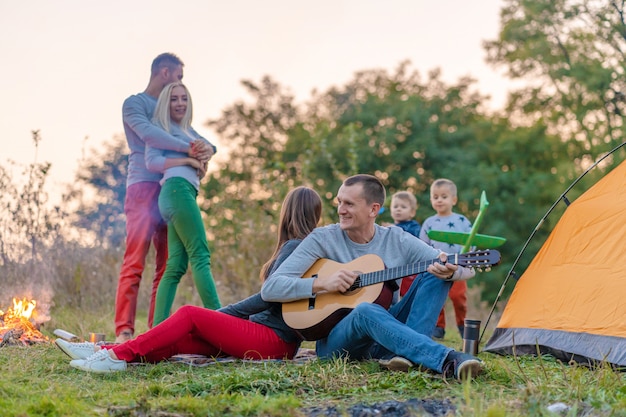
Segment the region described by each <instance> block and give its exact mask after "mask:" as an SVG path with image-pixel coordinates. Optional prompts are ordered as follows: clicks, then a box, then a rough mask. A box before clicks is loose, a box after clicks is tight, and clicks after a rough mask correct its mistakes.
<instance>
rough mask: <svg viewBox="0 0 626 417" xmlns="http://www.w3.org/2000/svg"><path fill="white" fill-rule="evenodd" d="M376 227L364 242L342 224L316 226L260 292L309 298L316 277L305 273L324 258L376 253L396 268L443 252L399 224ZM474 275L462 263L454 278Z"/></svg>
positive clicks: (272, 297)
mask: <svg viewBox="0 0 626 417" xmlns="http://www.w3.org/2000/svg"><path fill="white" fill-rule="evenodd" d="M375 227H376V232H375V234H374V238H373V239H372V240H371V241H370V242H369V243H365V244H359V243H355V242H353V241H352V240H350V238H349V237H348V235H347V234H346V233H345V232H344V231H342V230H341V228H340V227H339V224H333V225H329V226H325V227H319V228H317V229H315V230H314V231H313V232H312V233H311V234H310V235H308V236H307V237H306V238H305V239H304V240H303V241H302V243H301V244H300V245H299V246H298V248H297V249H296V250H295V251H294V252H293V253H292V254H291V256H289V258H287V259H286V260H285V262H283V263H282V264H281V265H280V267H278V269H277V270H276V271H275V272H274V273H273V274H272V275H270V277H269V278H268V279H267V280H266V281H265V283H264V284H263V287H262V289H261V296H262V297H263V299H264V300H265V301H272V302H290V301H295V300H300V299H303V298H310V297H311V296H312V295H313V280H314V278H302V275H304V273H305V272H306V271H307V270H308V269H309V268H310V267H311V265H313V264H314V263H315V262H316V261H317V260H318V259H322V258H326V259H330V260H333V261H335V262H339V263H347V262H350V261H352V260H354V259H356V258H358V257H360V256H362V255H366V254H376V255H378V256H379V257H380V258H381V259H382V260H383V262H384V264H385V268H393V267H399V266H405V265H408V264H415V263H418V262H423V261H430V260H432V259H435V258H437V257H438V256H439V254H440V253H441V252H440V251H439V250H437V249H435V248H433V247H431V246H428V245H427V244H426V243H424V242H423V241H422V240H420V239H418V238H417V237H415V236H413V235H411V234H410V233H405V232H404V230H402V229H401V228H399V227H384V226H379V225H377V224H376V225H375ZM472 276H474V271H473V270H470V269H467V268H462V267H459V268H458V270H457V272H455V273H454V277H453V279H454V280H461V279H462V280H465V279H468V278H471V277H472ZM294 278H296V279H294Z"/></svg>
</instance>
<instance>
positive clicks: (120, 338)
mask: <svg viewBox="0 0 626 417" xmlns="http://www.w3.org/2000/svg"><path fill="white" fill-rule="evenodd" d="M132 338H133V333H132V332H131V331H130V330H123V331H121V332H120V334H118V335H117V337H116V338H115V343H124V342H128V341H129V340H131V339H132Z"/></svg>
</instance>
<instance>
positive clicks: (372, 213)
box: [261, 174, 482, 380]
mask: <svg viewBox="0 0 626 417" xmlns="http://www.w3.org/2000/svg"><path fill="white" fill-rule="evenodd" d="M384 201H385V188H384V186H383V184H382V183H381V182H380V180H378V179H377V178H376V177H374V176H371V175H366V174H359V175H355V176H352V177H349V178H347V179H346V180H345V181H344V182H343V184H342V185H341V187H340V188H339V192H338V194H337V203H338V207H337V212H338V215H339V223H338V224H333V225H329V226H325V227H319V228H317V229H315V230H314V231H313V232H312V233H311V234H310V235H309V236H308V237H307V238H305V239H304V240H303V241H302V243H301V244H300V245H299V246H298V248H297V249H296V250H295V251H294V252H293V253H292V254H291V255H290V257H289V258H288V259H287V260H285V262H284V263H283V264H282V265H281V266H280V267H279V268H278V270H276V271H275V273H274V274H272V275H271V276H270V277H269V278H268V279H267V280H266V281H265V283H264V284H263V287H262V290H261V295H262V297H263V299H264V300H266V301H274V302H281V303H285V304H283V316H284V317H285V321H286V322H287V324H290V323H289V321H288V319H287V315H289V314H290V313H289V312H288V311H287V310H288V307H289V304H290V303H291V302H300V303H302V302H304V303H305V306H306V307H305V310H306V309H309V310H313V311H314V310H315V309H316V308H317V303H318V302H319V301H321V299H322V298H323V297H324V296H326V295H331V296H333V297H335V296H336V297H337V298H338V299H339V303H340V304H341V297H342V296H344V295H350V294H352V293H353V292H354V289H355V287H357V286H358V284H359V280H360V279H361V278H360V277H361V275H362V272H363V271H362V270H361V271H360V270H354V269H353V268H350V267H345V268H337V269H336V270H335V271H334V272H332V273H326V274H320V273H316V274H313V275H312V276H310V277H307V276H306V273H307V271H308V270H309V269H310V268H311V267H312V266H313V265H314V264H315V263H316V262H317V261H319V260H320V259H328V260H330V261H334V262H336V263H337V262H338V263H342V264H345V263H350V262H352V261H354V260H356V259H357V258H360V257H362V256H364V255H371V254H375V255H377V257H379V258H380V259H382V262H384V265H383V266H384V267H386V268H390V269H393V268H397V267H402V266H404V265H407V264H416V263H420V262H424V261H427V263H428V266H427V267H425V268H424V269H425V270H426V271H427V272H424V273H421V274H419V275H418V276H417V277H416V279H415V281H414V282H413V284H412V286H411V288H410V289H409V291H408V292H407V293H406V294H405V296H404V297H403V298H402V299H401V300H400V301H399V302H398V303H396V304H394V305H392V306H391V307H390V308H389V310H387V309H386V308H385V307H383V306H381V305H380V304H377V303H375V302H360V303H359V302H356V303H354V305H349V306H347V309H342V308H339V309H338V310H345V316H344V317H341V318H339V321H338V323H336V324H334V323H333V326H332V328H330V329H328V332H327V334H326V332H321V333H318V334H317V335H316V334H313V335H312V338H313V339H319V340H317V344H316V351H317V354H318V357H320V358H332V357H342V356H348V357H350V358H351V359H357V360H358V359H379V360H380V362H381V364H382V365H383V366H387V367H388V368H390V369H402V370H408V368H409V367H410V366H413V365H419V366H423V367H426V368H428V369H431V370H433V371H436V372H439V373H443V374H444V375H445V376H454V378H457V379H458V380H463V379H468V378H472V377H474V376H476V375H478V374H479V373H480V372H481V371H482V362H481V361H480V360H479V359H477V358H476V357H474V356H471V355H467V354H464V353H462V352H457V351H455V350H454V349H452V348H449V347H447V346H444V345H442V344H439V343H437V342H435V341H433V340H432V339H431V337H430V335H431V334H432V331H433V329H434V326H435V323H436V321H437V317H438V315H439V311H440V310H441V308H442V306H443V304H444V302H445V299H446V297H447V294H448V290H449V289H450V285H451V283H452V281H455V280H467V279H469V278H471V277H473V276H474V270H473V269H471V268H465V267H462V266H459V265H457V264H455V263H453V262H448V259H447V255H446V254H445V253H442V252H440V251H438V250H436V249H434V248H432V247H430V246H428V245H426V244H425V243H424V242H423V241H421V240H419V239H418V238H416V237H414V236H412V235H411V234H409V233H404V231H403V230H402V229H400V228H396V227H383V226H379V225H378V224H376V223H375V221H376V216H377V215H378V213H379V211H380V208H381V206H382V205H383V203H384ZM378 269H381V268H378ZM420 272H422V271H420ZM412 273H415V272H412ZM410 274H411V273H407V274H406V275H410ZM387 283H393V281H387ZM358 291H360V290H357V292H358ZM318 298H319V300H318ZM365 301H368V300H365ZM333 303H334V302H330V303H328V304H333ZM320 337H321V338H320ZM305 338H306V336H305Z"/></svg>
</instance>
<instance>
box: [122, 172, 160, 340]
mask: <svg viewBox="0 0 626 417" xmlns="http://www.w3.org/2000/svg"><path fill="white" fill-rule="evenodd" d="M160 191H161V186H160V185H159V184H158V183H156V182H139V183H136V184H133V185H131V186H130V187H128V189H127V190H126V200H125V201H124V212H125V213H126V252H124V260H123V262H122V269H121V271H120V277H119V281H118V284H117V295H116V297H115V335H116V336H117V335H119V334H120V333H121V332H122V331H123V330H130V331H131V332H133V333H134V332H135V315H136V312H137V294H138V293H139V283H140V282H141V276H142V274H143V270H144V267H145V264H146V255H147V254H148V250H149V249H150V242H152V243H153V244H154V248H155V253H156V268H155V274H154V278H153V280H152V293H151V296H150V307H149V310H148V327H152V318H153V316H154V301H155V298H156V292H157V287H158V286H159V281H160V280H161V276H162V275H163V272H164V271H165V263H166V261H167V225H166V224H165V222H164V221H163V219H162V218H161V214H160V213H159V207H158V204H157V201H158V197H159V192H160Z"/></svg>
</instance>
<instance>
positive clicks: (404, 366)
mask: <svg viewBox="0 0 626 417" xmlns="http://www.w3.org/2000/svg"><path fill="white" fill-rule="evenodd" d="M378 363H379V364H380V366H382V367H383V368H387V369H389V370H390V371H400V372H408V371H409V369H410V368H411V367H412V366H413V362H411V361H410V360H408V359H406V358H403V357H402V356H394V357H393V358H391V359H379V360H378Z"/></svg>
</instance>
